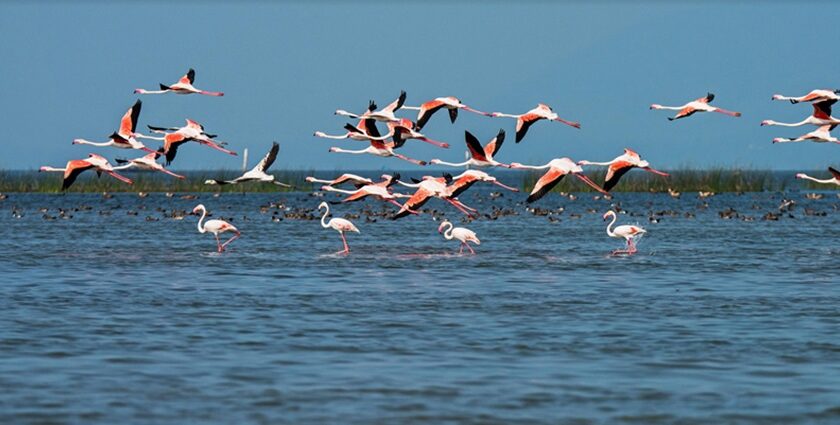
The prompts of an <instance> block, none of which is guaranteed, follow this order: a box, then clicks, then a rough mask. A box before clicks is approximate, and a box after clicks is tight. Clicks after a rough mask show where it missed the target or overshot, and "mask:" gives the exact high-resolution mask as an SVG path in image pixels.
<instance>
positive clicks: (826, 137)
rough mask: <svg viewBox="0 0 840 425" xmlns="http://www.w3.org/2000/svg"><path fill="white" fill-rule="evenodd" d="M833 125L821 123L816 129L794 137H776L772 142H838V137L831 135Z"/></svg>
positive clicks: (839, 141)
mask: <svg viewBox="0 0 840 425" xmlns="http://www.w3.org/2000/svg"><path fill="white" fill-rule="evenodd" d="M834 127H837V125H836V124H834V125H823V126H820V127H819V128H817V129H816V130H814V131H812V132H810V133H805V134H803V135H801V136H799V137H797V138H795V139H790V138H787V137H777V138H775V139H773V143H789V142H814V143H840V139H838V138H836V137H833V136H832V135H831V130H834Z"/></svg>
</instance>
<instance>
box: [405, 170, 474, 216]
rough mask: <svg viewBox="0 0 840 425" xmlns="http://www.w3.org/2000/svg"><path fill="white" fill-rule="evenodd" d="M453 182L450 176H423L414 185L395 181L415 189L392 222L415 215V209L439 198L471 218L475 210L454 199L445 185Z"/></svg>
mask: <svg viewBox="0 0 840 425" xmlns="http://www.w3.org/2000/svg"><path fill="white" fill-rule="evenodd" d="M452 181H453V179H452V176H451V175H449V174H444V175H443V176H442V177H432V176H424V177H423V180H415V183H414V184H411V183H405V182H402V181H397V183H399V184H400V185H402V186H405V187H412V188H416V189H417V190H416V191H415V192H414V194H413V195H411V197H409V198H408V200H407V201H405V203H403V207H402V208H401V209H400V211H399V212H397V214H396V215H395V216H394V220H396V219H399V218H402V217H405V216H407V215H408V214H409V213H411V214H417V212H416V211H417V209H419V208H420V207H422V206H423V205H424V204H426V202H428V201H429V199H432V198H439V199H442V200H444V201H446V202H448V203H449V204H450V205H452V206H453V207H455V208H456V209H457V210H458V211H461V212H462V213H464V214H466V215H467V216H470V217H472V216H473V212H475V211H476V210H475V209H474V208H470V207H468V206H466V205H464V204H463V203H461V201H459V200H458V199H456V198H454V197H453V196H452V194H451V192H450V190H449V187H448V186H447V184H449V183H451V182H452Z"/></svg>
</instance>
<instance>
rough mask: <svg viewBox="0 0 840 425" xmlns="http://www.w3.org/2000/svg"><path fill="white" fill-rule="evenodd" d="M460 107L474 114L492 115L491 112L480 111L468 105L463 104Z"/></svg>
mask: <svg viewBox="0 0 840 425" xmlns="http://www.w3.org/2000/svg"><path fill="white" fill-rule="evenodd" d="M462 109H463V110H465V111H470V112H472V113H474V114H478V115H484V116H485V117H492V116H493V114H489V113H487V112H481V111H479V110H477V109H473V108H470V107H469V106H464V107H463V108H462Z"/></svg>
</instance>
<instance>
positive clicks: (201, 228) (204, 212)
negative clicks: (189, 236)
mask: <svg viewBox="0 0 840 425" xmlns="http://www.w3.org/2000/svg"><path fill="white" fill-rule="evenodd" d="M206 216H207V209H205V208H202V209H201V218H199V219H198V232H199V233H205V232H207V230H205V229H204V223H203V221H204V217H206Z"/></svg>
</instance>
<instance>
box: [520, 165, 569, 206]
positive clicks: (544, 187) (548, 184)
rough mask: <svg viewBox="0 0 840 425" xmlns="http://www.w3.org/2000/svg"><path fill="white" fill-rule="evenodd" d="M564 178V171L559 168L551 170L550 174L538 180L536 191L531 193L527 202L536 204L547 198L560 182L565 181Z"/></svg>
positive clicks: (547, 173)
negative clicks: (546, 195)
mask: <svg viewBox="0 0 840 425" xmlns="http://www.w3.org/2000/svg"><path fill="white" fill-rule="evenodd" d="M563 177H566V173H565V172H563V171H562V170H559V169H557V168H549V169H548V172H546V173H545V174H543V176H542V177H540V179H539V180H537V184H535V185H534V189H533V190H532V191H531V194H530V195H528V199H526V201H527V202H534V201H537V200H539V199H540V198H542V197H543V196H545V194H546V193H548V192H551V189H554V186H557V183H560V180H563Z"/></svg>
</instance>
